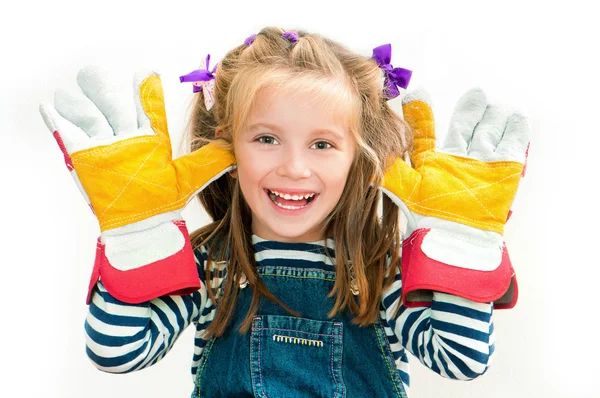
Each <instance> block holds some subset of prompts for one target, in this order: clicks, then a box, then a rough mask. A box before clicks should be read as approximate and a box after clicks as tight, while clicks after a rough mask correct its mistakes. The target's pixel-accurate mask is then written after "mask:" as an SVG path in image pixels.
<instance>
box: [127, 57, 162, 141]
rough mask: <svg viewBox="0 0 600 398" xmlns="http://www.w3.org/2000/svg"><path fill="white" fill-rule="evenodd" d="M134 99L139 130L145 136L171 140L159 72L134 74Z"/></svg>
mask: <svg viewBox="0 0 600 398" xmlns="http://www.w3.org/2000/svg"><path fill="white" fill-rule="evenodd" d="M133 98H134V103H135V108H136V112H137V125H138V128H139V129H140V130H142V131H143V132H144V133H145V134H158V135H160V136H163V137H164V138H165V139H166V140H169V130H168V128H167V114H166V111H165V99H164V94H163V89H162V83H161V81H160V75H159V74H158V72H156V71H153V70H147V69H144V70H140V71H138V72H136V73H135V74H134V76H133Z"/></svg>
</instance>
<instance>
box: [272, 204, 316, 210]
mask: <svg viewBox="0 0 600 398" xmlns="http://www.w3.org/2000/svg"><path fill="white" fill-rule="evenodd" d="M275 204H276V205H277V206H279V207H282V208H284V209H288V210H298V209H303V208H305V207H306V206H308V203H307V204H305V205H304V206H288V205H282V204H280V203H277V202H275Z"/></svg>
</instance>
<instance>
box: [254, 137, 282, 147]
mask: <svg viewBox="0 0 600 398" xmlns="http://www.w3.org/2000/svg"><path fill="white" fill-rule="evenodd" d="M256 140H257V141H258V142H260V143H262V144H267V145H273V144H275V143H278V142H277V140H276V139H275V138H273V137H271V136H270V135H263V136H262V137H258V138H257V139H256Z"/></svg>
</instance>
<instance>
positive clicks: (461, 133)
mask: <svg viewBox="0 0 600 398" xmlns="http://www.w3.org/2000/svg"><path fill="white" fill-rule="evenodd" d="M487 105H488V102H487V98H486V96H485V93H484V92H483V90H481V89H480V88H473V89H471V90H469V91H467V92H466V93H465V94H463V95H462V97H460V99H459V100H458V101H457V103H456V106H455V107H454V113H453V115H452V118H451V120H450V128H449V130H448V135H447V136H446V139H445V140H444V144H443V145H442V147H441V148H440V149H441V150H442V151H443V152H446V153H451V154H454V155H459V156H467V153H468V150H469V146H470V144H471V140H472V137H473V132H474V131H475V127H476V126H477V124H478V123H479V122H480V121H481V119H482V117H483V115H484V112H485V110H486V108H487Z"/></svg>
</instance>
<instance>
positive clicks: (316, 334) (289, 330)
mask: <svg viewBox="0 0 600 398" xmlns="http://www.w3.org/2000/svg"><path fill="white" fill-rule="evenodd" d="M255 330H283V331H284V332H296V333H305V334H314V335H315V336H329V337H333V334H322V333H312V332H304V331H302V330H296V329H282V328H257V329H255Z"/></svg>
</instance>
